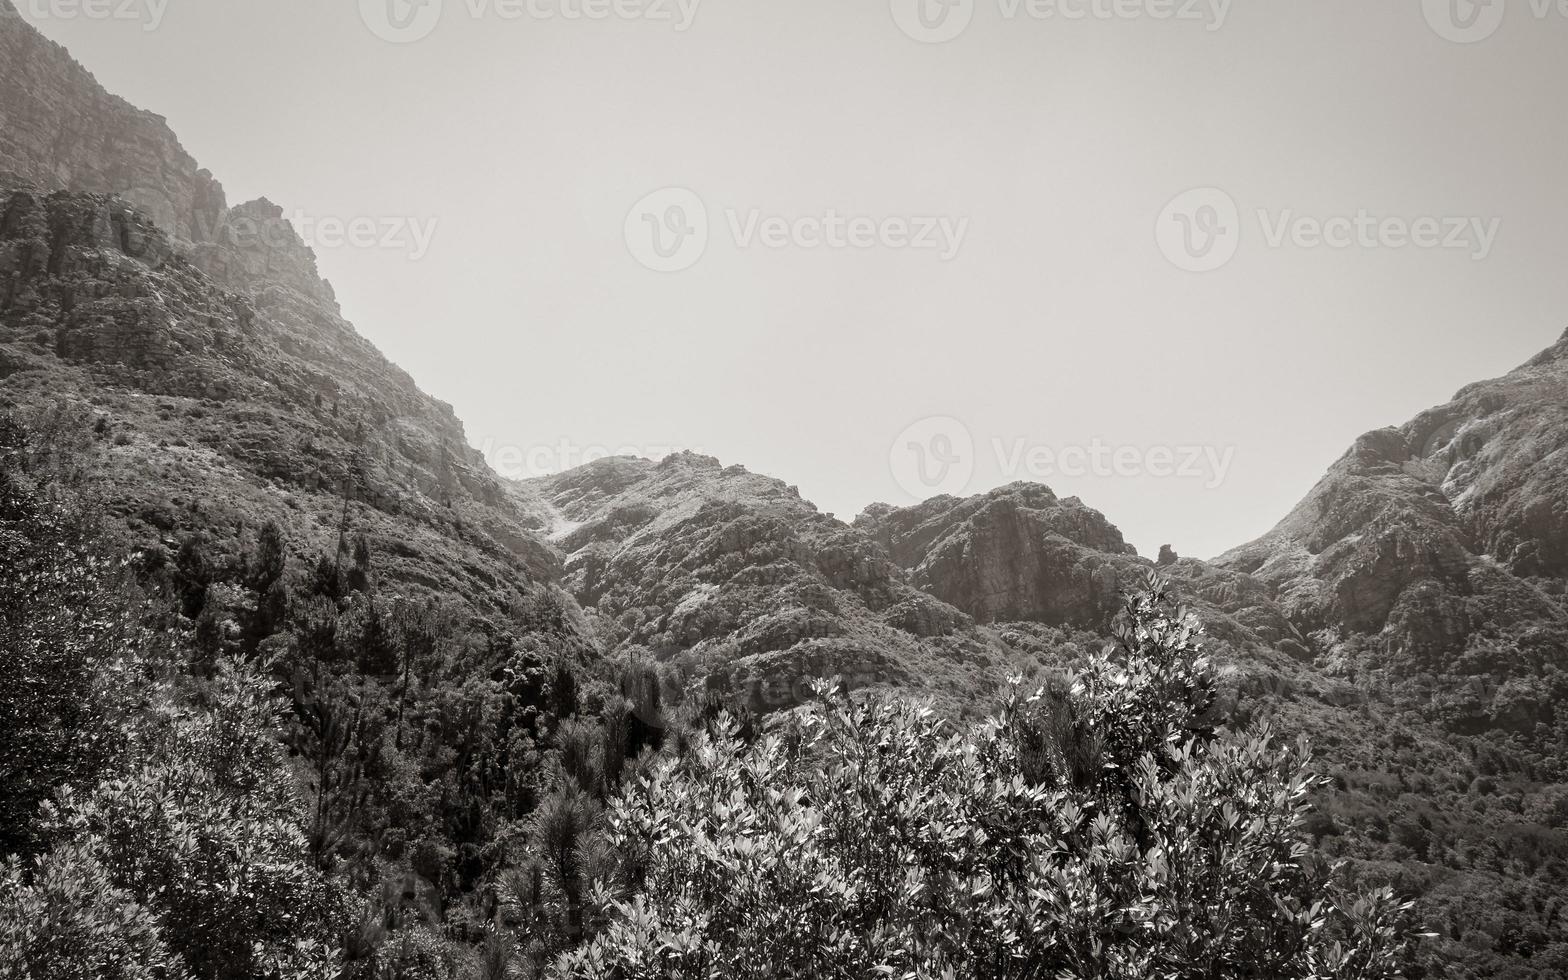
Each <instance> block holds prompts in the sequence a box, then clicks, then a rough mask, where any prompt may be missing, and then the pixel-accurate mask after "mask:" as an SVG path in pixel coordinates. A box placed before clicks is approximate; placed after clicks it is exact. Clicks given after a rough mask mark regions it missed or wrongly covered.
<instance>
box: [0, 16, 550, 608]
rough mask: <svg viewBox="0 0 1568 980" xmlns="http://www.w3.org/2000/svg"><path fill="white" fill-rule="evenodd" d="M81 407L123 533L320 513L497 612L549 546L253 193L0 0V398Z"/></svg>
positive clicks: (303, 524) (422, 588)
mask: <svg viewBox="0 0 1568 980" xmlns="http://www.w3.org/2000/svg"><path fill="white" fill-rule="evenodd" d="M59 406H65V407H66V408H68V409H69V410H70V411H73V412H79V413H85V414H86V421H87V423H88V425H90V426H95V427H96V431H97V432H98V434H99V437H100V439H101V440H102V441H103V442H104V443H105V447H104V449H105V453H104V458H103V466H102V468H101V472H99V473H97V474H95V475H96V478H97V479H98V480H99V481H100V482H101V483H102V491H103V494H104V496H105V498H106V500H107V501H109V504H110V507H111V509H112V513H111V514H110V515H109V516H110V517H111V518H113V519H114V520H115V521H116V522H118V523H119V524H121V525H122V526H123V527H124V529H125V531H126V533H127V535H128V536H129V537H130V539H131V540H132V542H134V543H135V544H137V545H140V546H166V545H167V544H168V542H169V540H170V538H171V536H178V535H180V534H183V533H186V532H189V531H191V530H197V529H199V530H202V531H204V532H210V533H211V534H212V535H213V536H214V537H215V538H217V539H218V540H219V541H220V542H222V541H233V540H237V538H238V536H240V535H242V534H243V533H245V529H246V528H250V529H251V530H254V528H255V527H256V526H258V525H259V524H260V523H262V522H264V521H266V520H276V521H278V522H279V523H280V524H281V525H282V526H284V527H285V529H286V530H288V531H289V532H290V537H291V538H292V539H293V545H294V547H295V548H296V549H298V550H301V551H306V552H307V553H308V552H309V551H310V550H325V551H327V552H329V553H330V552H331V551H332V550H333V549H334V548H335V545H336V538H337V532H338V528H339V526H340V525H341V524H343V522H344V516H343V515H344V514H345V505H344V499H343V498H344V497H345V495H346V496H347V497H348V498H349V502H348V505H347V507H346V513H347V514H348V528H349V531H350V533H353V534H364V535H366V536H367V537H369V538H370V539H371V541H372V545H373V548H374V549H375V551H376V552H377V553H378V554H379V555H381V556H382V561H383V564H384V567H385V575H386V580H387V581H388V583H389V584H396V585H398V586H400V587H405V586H406V588H408V589H409V590H411V591H417V592H423V593H427V594H439V595H443V596H447V597H456V598H467V599H472V600H474V601H475V602H476V603H478V604H481V605H486V606H488V607H490V608H492V609H497V608H500V609H504V608H505V607H506V606H507V604H508V603H509V602H510V601H512V598H515V597H516V595H517V594H518V590H520V589H522V590H528V589H533V588H536V587H540V588H544V587H549V586H548V583H550V582H552V581H553V580H554V579H555V578H556V576H558V574H559V564H558V561H557V558H556V554H555V552H554V551H553V550H552V549H551V548H549V547H548V546H547V545H546V544H545V543H544V542H543V540H542V539H541V538H540V537H539V536H538V535H537V534H536V533H535V531H536V528H535V526H534V524H533V521H532V518H530V517H529V515H528V514H527V513H525V512H523V511H521V510H519V509H518V508H517V507H516V505H515V503H514V502H513V501H512V499H511V497H510V496H509V494H508V493H507V491H506V490H505V488H504V486H503V483H502V481H501V480H500V479H499V478H498V477H497V476H496V475H495V474H494V473H493V472H491V470H490V469H489V468H488V467H487V466H486V465H485V463H484V460H483V458H482V457H481V456H480V455H479V453H477V452H476V451H475V450H473V449H471V448H470V447H469V445H468V442H467V438H466V436H465V434H464V431H463V427H462V425H461V424H460V423H459V422H458V420H457V418H456V416H455V414H454V413H453V411H452V409H451V407H450V406H448V405H446V404H444V403H442V402H440V401H437V400H436V399H433V398H431V397H429V396H428V395H426V394H425V393H424V392H422V391H420V390H419V388H418V386H417V385H416V384H415V383H414V381H413V379H412V378H411V377H410V376H409V375H408V374H407V373H406V372H405V371H403V370H401V369H400V368H398V367H397V366H395V365H393V364H391V363H390V362H388V361H387V360H386V358H385V357H383V356H382V355H381V354H380V352H379V351H377V350H376V349H375V347H374V346H373V345H372V344H370V343H369V342H368V341H367V340H365V339H364V338H363V337H362V336H360V335H359V334H358V333H357V332H356V331H355V330H354V328H353V326H352V325H350V324H349V323H348V322H347V321H345V320H344V319H343V318H342V317H341V315H340V314H339V310H338V307H337V304H336V302H335V300H334V298H333V294H332V290H331V287H330V286H329V285H327V283H325V282H324V281H323V280H322V279H321V277H320V275H319V273H318V272H317V269H316V264H315V257H314V255H313V254H312V253H311V251H310V249H309V248H307V247H306V246H305V245H304V243H303V242H302V241H301V240H300V239H299V236H298V235H297V234H295V232H294V229H293V228H291V227H290V226H289V225H288V223H287V221H286V220H284V215H283V212H282V210H281V208H279V207H278V206H277V205H274V204H272V203H270V202H267V201H265V200H263V201H255V202H251V203H248V204H243V205H240V206H238V207H235V208H229V207H228V206H227V204H226V202H225V199H224V194H223V189H222V187H221V186H219V185H218V184H217V182H216V181H214V180H213V179H212V177H211V175H209V174H207V173H206V172H205V171H202V170H201V169H200V168H198V167H197V165H196V163H195V161H194V160H192V159H191V158H190V156H189V155H188V154H187V153H185V151H184V150H183V149H182V148H181V147H180V145H179V142H178V140H176V139H175V137H174V135H173V134H172V133H171V132H170V131H169V129H168V127H167V126H166V125H165V124H164V122H163V120H162V119H161V118H160V117H158V116H155V115H153V114H151V113H147V112H143V111H141V110H139V109H136V108H135V107H133V106H131V105H129V104H128V103H126V102H124V101H123V100H121V99H118V98H116V97H114V96H111V95H109V94H108V93H107V92H105V91H104V90H103V89H102V88H101V87H99V86H98V84H97V83H96V82H95V81H94V80H93V78H92V76H91V75H90V74H88V73H87V72H86V70H84V69H83V68H82V67H81V66H80V65H78V64H77V63H76V62H75V61H73V60H72V59H71V58H70V56H69V55H68V54H67V53H66V52H65V50H64V49H63V48H61V47H59V46H58V45H55V44H53V43H51V42H49V41H48V40H46V39H45V38H43V37H42V36H41V35H40V34H38V32H37V31H35V30H34V29H33V28H32V27H31V26H30V25H28V24H27V23H26V22H25V21H24V20H22V18H21V17H20V16H19V15H18V14H17V13H16V11H15V9H14V7H12V6H11V4H10V3H9V2H8V0H0V410H8V409H10V410H20V411H24V412H39V411H45V412H53V411H55V410H56V408H57V407H59Z"/></svg>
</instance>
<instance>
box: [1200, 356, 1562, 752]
mask: <svg viewBox="0 0 1568 980" xmlns="http://www.w3.org/2000/svg"><path fill="white" fill-rule="evenodd" d="M1215 565H1216V566H1217V567H1219V568H1221V569H1225V570H1228V571H1232V572H1237V573H1242V574H1246V575H1249V576H1251V577H1252V578H1254V579H1256V580H1258V581H1261V582H1263V583H1265V584H1266V585H1267V586H1268V597H1269V598H1270V599H1271V600H1272V603H1273V605H1274V606H1275V607H1277V608H1278V610H1279V611H1280V612H1281V613H1283V615H1284V616H1286V617H1287V618H1288V619H1289V621H1290V622H1291V623H1292V624H1293V625H1295V626H1296V628H1297V629H1299V630H1301V631H1302V632H1303V633H1306V634H1309V635H1310V636H1311V638H1312V643H1311V646H1312V648H1313V651H1314V659H1315V660H1316V662H1317V663H1318V664H1319V665H1321V666H1323V667H1324V668H1326V669H1329V670H1331V671H1333V672H1335V673H1338V674H1341V675H1344V676H1349V677H1366V678H1369V679H1370V678H1384V679H1386V680H1387V681H1388V682H1391V683H1394V684H1396V685H1400V686H1406V687H1408V686H1411V685H1415V686H1419V687H1420V688H1421V689H1422V690H1423V691H1424V692H1425V694H1426V695H1428V696H1435V697H1436V698H1437V702H1436V703H1435V704H1434V705H1432V706H1431V711H1430V714H1431V715H1432V716H1433V717H1434V719H1435V720H1440V721H1441V722H1442V723H1444V724H1445V725H1448V726H1450V727H1452V728H1454V729H1456V730H1460V731H1467V732H1479V731H1484V730H1487V729H1489V728H1493V727H1497V728H1501V729H1504V730H1506V731H1508V732H1512V733H1516V734H1518V735H1520V736H1524V737H1529V738H1532V739H1536V740H1545V739H1548V738H1550V737H1551V735H1552V733H1553V731H1554V729H1558V728H1559V726H1561V725H1563V724H1564V723H1565V722H1568V717H1560V716H1568V712H1560V711H1558V710H1557V709H1556V705H1557V704H1559V703H1561V698H1562V695H1563V694H1565V693H1568V688H1565V687H1564V685H1563V671H1565V670H1568V336H1564V338H1563V339H1562V340H1561V341H1559V342H1558V343H1557V344H1556V345H1554V346H1553V347H1551V348H1550V349H1548V350H1546V351H1543V352H1542V353H1541V354H1540V355H1538V356H1536V357H1535V358H1533V359H1532V360H1530V361H1529V363H1527V364H1525V365H1523V366H1522V367H1520V368H1518V369H1517V370H1515V371H1513V372H1511V373H1510V374H1508V375H1506V376H1504V377H1502V378H1498V379H1495V380H1492V381H1485V382H1481V383H1478V384H1473V385H1470V386H1469V387H1467V388H1465V389H1464V390H1463V391H1461V392H1459V394H1458V395H1456V396H1455V397H1454V399H1453V400H1452V401H1450V402H1449V403H1448V404H1446V405H1442V406H1440V407H1438V408H1434V409H1432V410H1430V411H1427V412H1423V413H1421V414H1420V415H1419V416H1417V417H1416V418H1415V419H1413V420H1411V421H1410V422H1408V423H1406V424H1405V425H1403V426H1399V427H1397V428H1388V429H1381V430H1378V431H1376V432H1372V433H1369V434H1367V435H1365V436H1363V437H1361V438H1360V439H1359V440H1357V442H1356V444H1355V445H1354V446H1353V447H1352V448H1351V449H1350V451H1349V452H1347V453H1346V454H1345V455H1344V457H1342V458H1341V459H1340V460H1339V461H1338V462H1337V463H1335V464H1334V466H1333V467H1332V468H1331V469H1330V470H1329V472H1328V474H1327V475H1326V476H1325V477H1324V478H1323V480H1322V481H1320V482H1319V483H1318V485H1317V486H1316V487H1315V488H1313V490H1312V492H1311V493H1309V494H1308V495H1307V497H1306V498H1305V499H1304V500H1303V501H1302V502H1301V503H1300V504H1298V505H1297V506H1296V508H1295V509H1294V510H1292V511H1291V513H1290V514H1289V515H1288V516H1287V517H1286V518H1285V519H1284V520H1283V521H1281V522H1280V524H1279V525H1278V526H1277V527H1275V528H1274V530H1272V531H1271V532H1269V533H1268V534H1267V535H1265V536H1264V537H1262V538H1260V539H1258V540H1257V541H1254V542H1251V543H1250V544H1246V545H1243V546H1241V547H1239V548H1236V549H1235V550H1233V551H1230V552H1228V553H1227V554H1225V555H1223V556H1221V557H1220V558H1219V559H1217V560H1216V562H1215ZM1260 598H1262V597H1255V598H1254V600H1252V602H1256V600H1257V599H1260ZM1238 605H1240V606H1242V607H1244V608H1254V606H1252V605H1251V604H1250V603H1239V604H1238Z"/></svg>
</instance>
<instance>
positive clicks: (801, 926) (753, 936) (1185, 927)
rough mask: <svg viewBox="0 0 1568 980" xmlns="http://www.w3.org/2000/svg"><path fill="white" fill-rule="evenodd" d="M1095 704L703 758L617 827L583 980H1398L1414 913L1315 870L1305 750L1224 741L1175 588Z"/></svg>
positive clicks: (827, 711)
mask: <svg viewBox="0 0 1568 980" xmlns="http://www.w3.org/2000/svg"><path fill="white" fill-rule="evenodd" d="M1127 613H1128V616H1127V622H1126V626H1125V629H1124V630H1122V631H1121V632H1120V634H1119V639H1120V643H1119V645H1118V646H1117V647H1115V648H1113V649H1112V650H1108V651H1106V652H1105V653H1102V654H1101V655H1099V656H1097V657H1095V658H1093V660H1092V661H1091V663H1090V665H1089V667H1088V668H1087V669H1086V671H1085V672H1084V674H1083V675H1082V676H1081V677H1079V678H1078V680H1077V681H1076V682H1075V683H1074V684H1073V685H1072V687H1071V689H1070V690H1069V691H1067V692H1063V693H1060V694H1057V695H1051V694H1049V693H1047V692H1044V691H1042V692H1039V693H1037V694H1035V695H1033V696H1031V697H1022V696H1020V695H1017V694H1015V695H1014V696H1013V697H1012V698H1011V699H1010V701H1009V703H1008V704H1007V705H1006V706H1005V709H1004V710H1003V712H1002V713H1001V715H1000V717H998V718H996V719H992V720H989V721H986V722H984V723H982V724H979V725H976V726H972V727H968V728H964V729H955V728H954V726H952V725H951V724H949V723H948V722H946V721H945V720H943V719H942V718H939V717H938V716H936V715H935V714H934V713H933V711H932V710H931V709H930V708H928V707H924V706H921V705H917V704H913V703H910V702H907V701H898V700H885V699H879V698H867V699H862V700H851V699H849V698H847V697H845V696H842V695H840V694H836V693H833V692H832V691H831V689H830V688H829V687H827V686H825V685H824V686H821V687H820V688H819V692H818V693H819V695H820V697H821V702H820V703H818V704H814V705H812V706H810V707H808V708H805V709H802V710H800V711H798V712H796V713H794V714H793V715H791V716H788V717H786V718H785V719H783V720H782V721H780V722H778V723H776V724H775V725H774V726H773V729H772V730H771V731H770V732H768V733H767V734H766V735H765V736H764V737H762V738H761V739H759V740H757V741H756V742H755V743H754V744H751V745H747V744H746V743H745V742H743V741H742V740H741V739H740V738H738V737H737V733H736V731H735V728H734V726H733V725H721V726H719V727H718V728H717V729H716V730H715V731H713V732H711V733H709V734H706V735H704V736H701V737H699V739H698V740H697V744H696V746H695V748H694V751H692V752H691V753H690V754H688V755H687V756H685V757H683V758H680V759H674V760H669V761H666V762H665V763H664V764H662V765H661V766H660V767H659V768H658V769H657V770H656V771H655V773H654V774H653V776H652V777H651V778H648V779H645V780H643V781H642V782H641V783H640V784H639V785H638V786H637V787H635V788H634V789H633V790H632V791H631V792H629V793H628V794H627V795H626V796H625V797H624V798H623V799H620V800H619V801H618V802H617V803H616V804H615V806H614V808H613V810H612V812H611V813H610V815H609V817H608V822H609V825H610V827H611V831H610V838H611V844H612V846H613V847H614V849H615V850H616V851H617V852H618V853H619V854H620V855H621V867H620V887H621V889H622V892H621V895H620V896H619V897H617V896H614V895H612V894H610V893H609V892H608V891H607V890H605V889H600V890H599V893H598V895H597V901H598V902H599V904H600V909H601V911H602V913H603V914H604V915H606V916H607V917H608V922H607V923H606V925H605V927H604V929H603V931H602V932H601V933H600V934H599V935H598V937H597V938H596V939H595V940H594V941H593V942H592V943H590V944H588V945H587V946H585V947H584V948H582V949H580V950H578V951H576V952H573V953H569V954H567V955H565V956H563V957H562V958H561V959H560V960H558V962H557V963H556V965H555V970H556V975H558V976H562V977H581V978H605V980H609V978H615V980H634V978H648V980H653V978H669V977H678V978H713V980H718V978H724V980H744V978H753V977H756V978H761V977H801V978H806V977H813V978H818V977H871V976H888V977H901V978H927V977H930V978H948V977H965V978H981V977H984V978H1032V977H1052V978H1054V977H1091V976H1093V977H1117V978H1135V977H1136V978H1145V977H1170V978H1176V977H1195V976H1202V977H1302V978H1306V977H1312V978H1318V977H1323V978H1327V977H1333V978H1382V977H1394V976H1397V975H1398V973H1399V968H1400V963H1401V961H1402V959H1403V956H1404V953H1405V950H1406V947H1407V944H1408V942H1409V938H1410V931H1409V927H1408V926H1407V924H1406V922H1405V916H1406V912H1407V910H1408V906H1407V905H1404V904H1401V903H1400V902H1398V901H1397V900H1396V899H1395V898H1394V897H1393V895H1392V894H1391V893H1390V892H1388V891H1380V892H1375V893H1371V894H1366V895H1355V894H1350V893H1348V892H1346V891H1345V890H1344V889H1342V888H1341V887H1340V886H1339V885H1337V884H1336V883H1335V881H1334V880H1333V879H1332V876H1331V875H1330V874H1328V873H1327V872H1325V871H1324V870H1322V869H1321V868H1319V867H1318V866H1317V865H1316V864H1315V863H1314V862H1313V861H1312V860H1311V859H1310V858H1309V856H1308V852H1309V845H1308V843H1307V841H1306V840H1305V839H1304V836H1303V834H1302V833H1301V829H1300V823H1301V820H1302V818H1303V816H1304V815H1305V813H1306V812H1307V806H1306V802H1305V801H1306V797H1307V795H1308V793H1309V792H1310V791H1311V790H1312V789H1313V788H1314V787H1315V786H1316V784H1317V781H1316V780H1315V779H1314V778H1313V777H1311V776H1310V775H1309V774H1308V771H1307V763H1308V754H1307V751H1306V748H1305V745H1304V744H1301V743H1297V744H1294V745H1287V746H1280V745H1277V744H1275V741H1274V740H1273V738H1272V737H1271V734H1270V733H1269V732H1268V731H1266V730H1264V731H1259V732H1253V733H1246V732H1235V731H1226V730H1223V729H1217V728H1216V727H1215V721H1214V719H1213V717H1212V714H1213V711H1212V705H1213V703H1214V700H1215V699H1214V687H1213V681H1212V677H1211V674H1210V671H1209V668H1208V665H1207V664H1206V662H1205V661H1204V660H1203V658H1202V656H1201V653H1200V651H1199V648H1198V642H1197V640H1198V636H1199V634H1200V632H1201V631H1200V628H1199V627H1198V624H1197V623H1196V622H1195V621H1194V620H1193V619H1192V618H1191V617H1190V616H1187V615H1186V614H1185V613H1184V612H1182V611H1179V610H1173V609H1172V608H1171V607H1170V604H1169V600H1168V597H1167V595H1166V592H1165V587H1164V585H1163V583H1160V582H1158V581H1151V582H1150V588H1149V591H1148V592H1147V593H1146V594H1144V595H1142V596H1140V597H1138V598H1136V599H1134V600H1131V601H1130V602H1129V604H1128V609H1127Z"/></svg>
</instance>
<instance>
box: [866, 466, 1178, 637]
mask: <svg viewBox="0 0 1568 980" xmlns="http://www.w3.org/2000/svg"><path fill="white" fill-rule="evenodd" d="M855 527H856V528H857V529H859V530H861V531H864V532H865V533H866V534H867V535H869V536H870V537H872V538H873V539H875V540H877V541H878V542H880V543H881V544H882V545H883V547H885V548H886V549H887V552H888V554H889V555H891V556H892V557H893V560H894V561H895V562H897V563H898V564H899V566H901V567H902V568H904V569H907V570H908V572H909V577H910V583H911V584H912V585H914V586H915V587H917V588H919V589H921V590H923V591H925V592H928V593H930V594H931V595H934V596H936V597H938V598H940V599H942V600H944V601H946V602H949V603H951V604H953V605H954V606H957V607H958V608H959V609H962V610H963V611H964V612H966V613H968V614H969V615H971V616H973V617H974V618H975V619H977V620H979V621H981V622H999V621H1002V622H1005V621H1011V620H1034V621H1037V622H1042V623H1048V624H1051V625H1075V626H1083V627H1090V628H1098V627H1102V626H1104V625H1105V624H1106V623H1107V622H1108V621H1109V619H1110V617H1111V616H1112V615H1113V614H1114V613H1115V612H1116V610H1117V608H1119V606H1120V604H1121V596H1122V593H1123V591H1124V590H1126V589H1127V588H1129V587H1130V586H1132V585H1133V584H1134V583H1135V582H1136V581H1137V580H1138V579H1140V578H1141V577H1142V575H1143V572H1144V569H1145V568H1146V567H1147V566H1146V563H1144V562H1142V561H1140V560H1139V559H1138V557H1137V554H1138V553H1137V550H1136V549H1134V548H1133V547H1132V546H1131V545H1129V544H1127V543H1126V541H1124V540H1123V539H1122V534H1121V532H1120V531H1119V530H1117V529H1116V527H1115V526H1114V525H1112V524H1111V523H1110V522H1109V521H1107V520H1106V519H1105V517H1104V516H1103V515H1102V514H1100V513H1099V512H1098V511H1096V510H1093V509H1091V508H1089V507H1086V506H1084V504H1083V502H1082V501H1080V500H1078V499H1077V498H1076V497H1069V498H1067V499H1065V500H1063V499H1061V498H1058V497H1057V496H1056V494H1054V493H1052V492H1051V490H1050V489H1049V488H1048V487H1044V486H1041V485H1039V484H1032V483H1015V484H1012V485H1010V486H1006V487H1003V488H1001V489H999V490H995V491H993V492H991V493H988V494H984V495H981V496H978V497H971V498H968V499H965V500H959V499H957V498H953V497H937V498H934V499H932V500H928V501H926V502H925V503H922V504H918V505H916V506H914V507H906V508H902V509H894V508H890V507H887V506H886V505H879V506H875V507H872V508H869V509H868V510H867V511H866V512H865V513H863V514H861V515H860V517H859V518H857V519H856V521H855Z"/></svg>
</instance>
